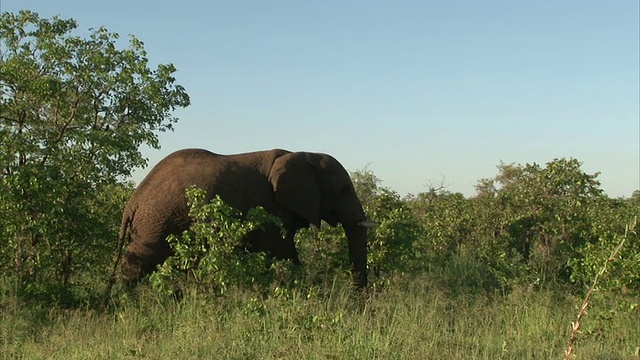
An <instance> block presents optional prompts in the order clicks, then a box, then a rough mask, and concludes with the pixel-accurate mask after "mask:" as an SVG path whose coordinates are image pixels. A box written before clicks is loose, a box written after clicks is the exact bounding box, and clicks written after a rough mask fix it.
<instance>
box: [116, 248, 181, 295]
mask: <svg viewBox="0 0 640 360" xmlns="http://www.w3.org/2000/svg"><path fill="white" fill-rule="evenodd" d="M170 255H171V248H170V247H169V244H168V243H167V242H166V241H160V240H157V241H156V242H155V243H153V244H152V245H147V244H146V243H143V242H142V241H132V242H131V243H130V244H129V246H128V248H127V252H126V253H125V256H124V260H123V262H122V275H123V280H124V281H125V282H126V283H130V284H133V283H136V282H137V281H139V280H141V279H142V278H143V277H145V276H146V275H149V274H150V273H152V272H154V271H155V270H156V269H157V267H158V265H161V264H162V263H163V262H164V261H165V260H166V259H167V258H168V257H169V256H170Z"/></svg>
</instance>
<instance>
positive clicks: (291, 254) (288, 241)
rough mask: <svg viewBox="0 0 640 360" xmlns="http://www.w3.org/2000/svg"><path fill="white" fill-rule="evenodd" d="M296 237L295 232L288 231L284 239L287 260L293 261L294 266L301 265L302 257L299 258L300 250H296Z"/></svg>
mask: <svg viewBox="0 0 640 360" xmlns="http://www.w3.org/2000/svg"><path fill="white" fill-rule="evenodd" d="M295 236H296V231H295V230H287V234H286V235H285V237H284V244H283V246H284V247H285V251H286V254H287V255H286V257H285V259H287V260H291V261H293V263H294V264H296V265H300V264H302V263H301V262H300V257H299V256H298V249H296V242H295V240H294V238H295Z"/></svg>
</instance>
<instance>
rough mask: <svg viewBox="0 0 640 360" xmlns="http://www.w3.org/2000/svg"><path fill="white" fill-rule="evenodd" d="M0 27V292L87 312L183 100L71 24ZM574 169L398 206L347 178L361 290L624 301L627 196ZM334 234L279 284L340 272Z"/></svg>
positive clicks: (104, 39) (111, 38)
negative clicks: (356, 217)
mask: <svg viewBox="0 0 640 360" xmlns="http://www.w3.org/2000/svg"><path fill="white" fill-rule="evenodd" d="M0 23H1V24H0V25H1V26H0V47H1V48H2V49H3V51H2V52H1V53H0V74H1V75H2V76H1V77H0V144H1V147H0V272H1V274H2V278H1V280H0V281H1V282H2V286H1V287H0V289H1V290H0V291H2V292H3V295H6V294H11V295H12V296H13V295H17V296H18V297H20V298H21V299H24V300H29V301H32V300H43V301H52V302H56V303H59V304H63V305H77V304H95V303H97V302H98V299H99V298H100V295H101V294H100V293H101V291H102V289H103V288H104V284H105V282H106V281H107V278H108V274H109V272H110V265H111V261H112V258H113V255H114V252H115V247H116V243H117V234H118V230H119V229H118V227H119V224H120V219H121V214H122V209H123V208H124V204H125V202H126V201H127V199H128V198H129V196H130V194H131V192H132V189H133V186H132V185H131V184H129V183H127V182H125V181H124V179H127V178H128V177H129V176H130V174H131V170H132V169H133V168H136V167H140V166H142V165H145V164H146V161H145V160H144V158H143V156H142V154H141V153H140V151H139V148H140V146H141V145H143V144H145V145H147V146H150V147H153V148H157V147H159V144H158V138H157V133H158V132H160V131H166V130H170V129H171V127H172V124H173V123H174V122H175V121H177V119H175V118H174V117H172V116H171V113H172V111H173V110H175V109H176V108H178V107H184V106H187V105H188V104H189V97H188V95H187V94H186V91H185V89H184V88H183V87H182V86H180V85H178V84H176V82H175V78H174V77H173V73H174V72H175V68H174V67H173V66H172V65H171V64H167V65H159V66H158V67H157V68H156V69H150V68H148V59H147V58H146V52H145V50H144V47H143V44H142V42H140V41H139V40H137V39H136V38H135V37H132V38H131V39H130V42H129V47H128V48H126V49H124V50H119V49H117V48H116V45H115V44H116V41H115V40H116V39H117V38H118V35H117V34H113V33H109V32H108V31H107V30H106V29H104V28H98V29H97V30H92V31H91V33H90V35H89V36H88V38H80V37H78V36H75V35H73V31H74V30H75V29H76V28H77V23H76V22H75V21H74V20H64V19H60V18H58V17H54V18H51V19H41V18H40V17H39V16H38V15H37V14H35V13H33V12H29V11H22V12H20V13H18V14H12V13H2V14H1V15H0ZM580 165H581V164H580V162H579V161H577V160H575V159H556V160H553V161H551V162H549V163H547V164H545V165H544V166H542V165H539V164H525V165H520V164H500V165H499V166H498V174H497V175H496V176H495V177H494V178H491V179H483V180H480V181H479V182H478V185H477V194H476V195H475V196H473V197H470V198H466V197H464V196H463V195H461V194H458V193H451V192H448V191H446V189H430V190H429V191H427V192H424V193H420V194H416V195H412V196H408V197H402V196H400V195H399V194H397V193H396V192H394V191H393V190H391V189H388V188H386V187H383V186H382V185H381V181H380V180H379V179H378V178H376V177H375V175H374V174H373V173H371V172H370V171H367V170H363V171H358V172H355V173H353V174H352V177H353V181H354V184H355V186H356V189H357V192H358V194H359V197H360V199H361V201H362V203H363V205H364V207H365V211H366V212H367V214H368V216H369V218H370V219H371V220H373V221H375V222H377V223H378V224H379V226H378V227H377V228H376V229H375V230H373V231H371V233H370V239H369V273H370V282H371V286H372V287H374V288H380V287H384V286H389V285H391V284H393V283H394V282H395V281H397V279H399V278H402V277H404V278H409V279H410V278H411V277H413V276H414V275H416V274H424V273H428V274H432V275H434V276H433V277H432V278H433V279H438V280H437V281H441V282H442V284H443V285H444V286H446V288H447V289H450V290H451V291H473V292H493V291H508V290H509V289H510V288H512V287H513V286H518V285H525V286H532V287H541V286H545V287H547V286H557V287H560V288H561V289H563V290H569V291H573V292H583V291H585V290H586V289H587V287H588V286H589V285H590V284H591V281H592V280H593V279H594V277H595V275H596V274H597V273H598V272H599V271H600V269H601V268H602V267H603V265H604V264H605V263H608V268H607V274H606V276H603V277H601V279H600V282H599V287H600V289H601V290H603V291H605V290H606V291H611V292H615V293H620V294H626V295H630V297H631V298H633V296H635V298H636V303H637V295H638V294H640V272H638V268H639V267H640V241H638V234H637V226H636V221H637V217H638V215H639V212H640V193H638V192H636V193H635V194H634V195H633V196H632V197H631V198H626V199H612V198H609V197H608V196H607V195H606V194H605V193H604V192H603V191H602V189H601V188H600V184H599V182H598V180H597V174H586V173H584V172H583V171H582V170H581V168H580ZM341 232H342V230H341V228H339V227H338V228H331V227H322V228H320V229H309V230H307V231H304V232H301V233H300V234H298V236H297V242H298V246H299V248H300V249H301V255H302V258H303V261H305V263H306V264H307V265H306V266H305V270H304V271H305V273H304V274H302V276H303V279H308V280H296V279H295V276H296V275H295V274H293V273H288V275H286V276H290V277H291V278H292V279H293V280H292V281H291V284H293V285H294V286H300V285H301V284H304V282H305V281H307V283H309V281H310V282H311V283H316V282H317V281H320V280H319V279H322V278H327V277H331V276H334V275H336V274H341V273H345V272H346V271H348V266H347V264H348V261H347V255H346V244H345V242H344V240H343V239H344V234H342V233H341ZM623 241H625V243H624V244H623V246H622V247H621V250H620V251H619V252H618V253H617V254H616V256H615V258H613V259H612V260H611V261H609V260H608V259H609V257H610V255H611V254H612V252H613V250H614V249H615V248H616V247H617V246H618V245H619V244H620V243H622V242H623ZM223 250H224V249H223ZM192 255H193V254H191V255H188V256H192ZM193 256H196V257H197V256H201V255H198V254H195V255H193ZM284 267H285V268H286V266H284ZM214 268H215V267H214ZM287 271H288V269H281V271H280V275H282V274H284V273H287ZM291 271H293V270H291ZM236 275H237V276H236ZM229 276H231V275H229ZM233 276H236V278H242V274H235V275H233ZM169 278H172V277H170V276H169ZM221 280H225V279H221ZM635 306H637V304H636V305H635Z"/></svg>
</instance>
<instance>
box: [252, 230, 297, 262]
mask: <svg viewBox="0 0 640 360" xmlns="http://www.w3.org/2000/svg"><path fill="white" fill-rule="evenodd" d="M294 235H295V232H292V231H287V235H286V236H285V237H284V238H283V237H282V233H281V231H280V228H279V227H278V226H275V225H267V226H266V228H264V229H256V230H253V231H251V232H250V233H248V234H247V235H246V236H245V239H244V240H245V243H246V246H247V249H248V250H249V251H252V252H264V253H266V254H268V255H269V256H271V257H273V258H274V259H277V260H291V261H293V263H294V264H300V258H299V257H298V251H297V249H296V245H295V242H294V241H293V237H294Z"/></svg>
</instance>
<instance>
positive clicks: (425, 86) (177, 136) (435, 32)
mask: <svg viewBox="0 0 640 360" xmlns="http://www.w3.org/2000/svg"><path fill="white" fill-rule="evenodd" d="M0 4H1V5H0V7H1V10H2V11H17V10H19V9H23V8H27V9H30V10H33V11H36V12H38V13H39V14H40V15H41V16H42V17H50V16H53V15H56V14H59V15H61V17H63V18H74V19H76V20H77V21H78V22H79V24H80V28H81V29H87V28H90V27H94V28H95V27H98V26H100V25H104V26H106V27H107V28H108V29H109V30H110V31H112V32H117V33H119V34H121V35H122V37H123V38H125V39H126V37H127V35H128V34H133V35H135V36H136V37H138V38H139V39H141V40H142V41H143V42H144V43H145V46H146V50H147V51H148V55H149V59H150V60H151V62H153V63H156V64H157V63H173V64H175V66H176V67H177V69H178V72H177V74H176V75H177V76H176V77H177V79H178V82H179V83H181V84H182V85H184V86H185V87H186V89H187V92H188V93H189V94H190V96H191V99H192V105H191V106H190V107H189V108H187V109H185V110H181V111H179V112H177V113H176V115H177V116H178V117H180V119H181V120H180V122H179V123H178V124H177V125H176V131H175V132H172V133H165V134H162V135H161V137H160V138H161V144H162V149H161V150H149V149H146V150H144V154H145V155H146V156H147V157H148V158H149V165H150V166H152V165H154V164H155V163H156V162H157V161H159V160H160V159H161V158H162V157H164V156H165V155H167V154H168V153H170V152H172V151H175V150H177V149H180V148H185V147H203V148H207V149H209V150H212V151H214V152H219V153H237V152H245V151H253V150H262V149H271V148H276V147H279V148H285V149H289V150H306V151H319V152H326V153H329V154H332V155H334V156H335V157H336V158H337V159H338V160H340V161H341V162H342V163H343V164H344V165H345V167H346V168H347V169H348V170H351V171H353V170H358V169H362V168H364V167H368V168H369V169H370V170H372V171H373V172H374V174H375V175H376V176H378V177H379V178H380V179H382V180H383V186H387V187H389V188H391V189H394V190H396V191H398V192H399V193H400V194H402V195H404V194H406V193H418V192H421V191H426V190H427V189H428V188H427V186H426V185H428V184H430V183H435V184H439V183H440V182H441V181H442V180H443V179H444V183H445V184H446V185H448V188H447V189H448V190H449V191H453V192H462V193H464V194H465V195H468V196H470V195H473V194H474V185H475V183H476V181H477V180H479V179H481V178H486V177H492V176H495V175H496V172H497V170H496V165H497V164H499V163H500V161H503V162H506V163H510V162H516V163H521V164H524V163H531V162H537V163H540V164H544V163H546V162H548V161H551V160H553V159H554V158H558V157H573V158H576V159H578V160H580V161H582V162H583V163H584V165H583V169H584V170H585V171H587V172H589V173H593V172H596V171H600V172H601V175H600V177H599V179H600V180H601V182H602V187H603V189H604V190H605V191H606V192H607V193H608V194H609V195H610V196H613V197H617V196H630V195H631V193H632V192H633V191H634V190H636V189H638V188H640V179H639V177H640V154H639V152H640V144H639V143H640V103H639V101H640V100H639V99H640V90H639V88H640V85H639V78H640V74H639V67H640V65H639V64H640V54H639V53H640V50H639V42H640V40H639V35H638V33H639V27H640V25H639V16H640V15H639V12H640V11H639V2H638V0H615V1H601V0H598V1H591V0H580V1H578V0H575V1H574V0H565V1H557V0H541V1H513V0H505V1H491V0H489V1H438V2H431V1H345V0H342V1H322V2H320V1H317V2H304V1H265V0H259V1H258V0H256V1H227V2H221V1H189V0H184V1H171V2H168V1H133V0H129V1H121V0H110V1H100V2H98V1H86V0H67V1H63V0H60V1H43V0H39V1H19V0H0ZM148 170H149V169H143V170H140V171H138V172H136V174H135V177H134V179H135V180H137V181H139V180H140V179H141V178H142V177H143V176H144V175H146V173H147V171H148Z"/></svg>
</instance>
